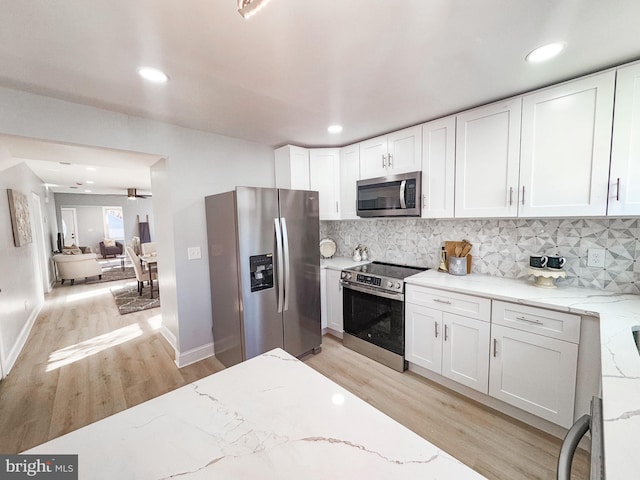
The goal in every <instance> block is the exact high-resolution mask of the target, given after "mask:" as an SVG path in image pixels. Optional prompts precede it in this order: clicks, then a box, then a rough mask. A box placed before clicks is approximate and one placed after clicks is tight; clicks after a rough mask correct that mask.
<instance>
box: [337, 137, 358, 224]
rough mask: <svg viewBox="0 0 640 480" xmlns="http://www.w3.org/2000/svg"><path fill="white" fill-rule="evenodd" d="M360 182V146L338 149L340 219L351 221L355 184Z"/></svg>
mask: <svg viewBox="0 0 640 480" xmlns="http://www.w3.org/2000/svg"><path fill="white" fill-rule="evenodd" d="M358 180H360V146H359V145H358V144H356V145H349V146H348V147H343V148H341V149H340V219H341V220H353V219H356V218H359V217H358V215H356V198H357V194H356V193H357V191H356V182H357V181H358Z"/></svg>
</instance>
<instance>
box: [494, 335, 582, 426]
mask: <svg viewBox="0 0 640 480" xmlns="http://www.w3.org/2000/svg"><path fill="white" fill-rule="evenodd" d="M492 337H493V340H492V341H493V345H492V355H491V375H490V377H489V395H491V396H492V397H495V398H497V399H499V400H502V401H504V402H506V403H508V404H510V405H513V406H515V407H518V408H521V409H522V410H525V411H527V412H529V413H533V414H534V415H538V416H539V417H542V418H544V419H546V420H549V421H551V422H553V423H556V424H558V425H561V426H563V427H566V428H569V427H570V426H571V425H572V424H573V406H574V400H575V387H576V366H577V360H578V345H576V344H574V343H570V342H565V341H563V340H558V339H555V338H549V337H543V336H542V335H536V334H535V333H530V332H524V331H521V330H516V329H515V328H509V327H503V326H502V325H495V324H494V325H493V326H492Z"/></svg>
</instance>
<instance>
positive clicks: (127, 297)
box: [111, 282, 160, 315]
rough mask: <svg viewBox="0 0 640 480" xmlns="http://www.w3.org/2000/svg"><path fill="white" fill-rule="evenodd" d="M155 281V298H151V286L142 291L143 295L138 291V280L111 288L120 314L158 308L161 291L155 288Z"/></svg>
mask: <svg viewBox="0 0 640 480" xmlns="http://www.w3.org/2000/svg"><path fill="white" fill-rule="evenodd" d="M155 288H156V283H155V282H154V291H153V299H151V298H149V287H148V286H146V287H145V288H144V290H143V291H142V295H140V294H139V293H138V289H137V284H136V282H131V283H127V284H126V285H123V286H120V287H114V288H112V289H111V293H112V294H113V298H114V300H115V301H116V305H117V306H118V310H119V311H120V315H126V314H127V313H133V312H139V311H140V310H146V309H148V308H156V307H159V306H160V292H159V291H158V290H155Z"/></svg>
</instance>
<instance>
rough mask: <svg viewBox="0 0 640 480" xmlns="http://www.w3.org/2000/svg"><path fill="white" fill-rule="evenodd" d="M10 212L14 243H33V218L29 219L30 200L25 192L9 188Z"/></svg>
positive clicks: (17, 244) (20, 244) (19, 245)
mask: <svg viewBox="0 0 640 480" xmlns="http://www.w3.org/2000/svg"><path fill="white" fill-rule="evenodd" d="M7 195H8V197H9V214H10V215H11V227H12V228H13V243H14V245H15V246H16V247H21V246H23V245H26V244H28V243H31V220H30V219H29V201H28V200H27V196H26V195H25V194H24V193H21V192H18V191H16V190H12V189H10V188H7Z"/></svg>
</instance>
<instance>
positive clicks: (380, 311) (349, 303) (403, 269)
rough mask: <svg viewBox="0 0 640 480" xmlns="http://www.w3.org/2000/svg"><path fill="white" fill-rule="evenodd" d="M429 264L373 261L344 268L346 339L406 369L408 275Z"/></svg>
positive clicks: (365, 352)
mask: <svg viewBox="0 0 640 480" xmlns="http://www.w3.org/2000/svg"><path fill="white" fill-rule="evenodd" d="M424 270H426V268H420V267H410V266H406V265H393V264H390V263H382V262H372V263H369V264H367V265H361V266H358V267H353V268H349V269H346V270H343V271H342V272H341V274H340V278H341V281H340V283H341V284H342V287H343V289H342V292H343V293H342V298H343V320H344V335H343V337H342V342H343V344H344V346H345V347H348V348H351V349H352V350H355V351H357V352H359V353H362V354H363V355H366V356H368V357H370V358H373V359H374V360H377V361H379V362H380V363H383V364H385V365H387V366H388V367H391V368H393V369H394V370H398V371H399V372H402V371H404V370H406V369H407V362H406V361H405V359H404V279H405V278H407V277H408V276H410V275H414V274H416V273H419V272H422V271H424Z"/></svg>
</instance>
